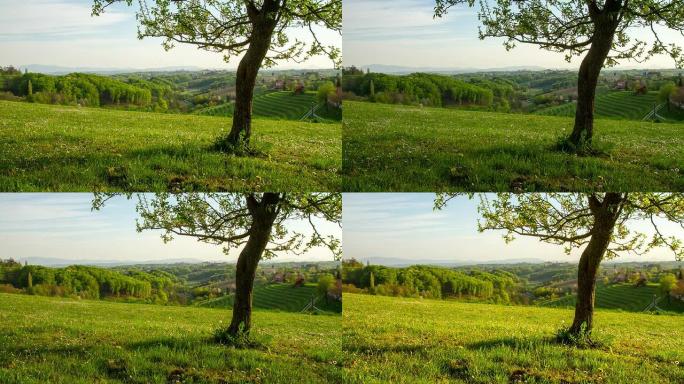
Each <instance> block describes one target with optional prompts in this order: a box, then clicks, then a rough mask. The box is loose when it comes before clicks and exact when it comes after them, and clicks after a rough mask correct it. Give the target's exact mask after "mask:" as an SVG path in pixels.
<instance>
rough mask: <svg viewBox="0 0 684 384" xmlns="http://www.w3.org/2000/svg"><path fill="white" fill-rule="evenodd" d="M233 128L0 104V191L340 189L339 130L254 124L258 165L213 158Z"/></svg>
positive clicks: (181, 118) (208, 120) (218, 122)
mask: <svg viewBox="0 0 684 384" xmlns="http://www.w3.org/2000/svg"><path fill="white" fill-rule="evenodd" d="M230 125H231V120H230V119H229V118H218V117H209V116H192V115H176V114H158V113H144V112H127V111H112V110H104V109H96V108H76V107H64V106H55V105H38V104H30V103H18V102H7V101H0V190H3V191H43V192H45V191H93V190H94V189H99V190H122V189H126V190H135V191H159V190H179V189H182V190H186V191H187V190H202V191H217V190H229V191H240V190H257V191H259V190H270V191H274V190H277V191H332V190H339V189H340V177H339V175H338V170H339V169H340V166H341V134H340V126H339V123H337V124H324V123H306V122H299V121H278V120H271V119H254V122H253V125H254V136H253V144H254V147H255V148H256V149H258V150H260V152H261V153H262V154H261V155H260V156H255V157H239V156H232V155H226V154H223V153H219V152H216V151H212V150H211V149H210V147H211V145H212V143H213V142H214V140H215V139H216V138H217V137H219V136H220V135H221V134H225V133H226V132H227V131H228V130H229V129H230Z"/></svg>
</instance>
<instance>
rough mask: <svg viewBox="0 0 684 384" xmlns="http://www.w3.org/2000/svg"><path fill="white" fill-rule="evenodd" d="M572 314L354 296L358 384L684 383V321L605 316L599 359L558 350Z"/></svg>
mask: <svg viewBox="0 0 684 384" xmlns="http://www.w3.org/2000/svg"><path fill="white" fill-rule="evenodd" d="M572 315H573V311H571V310H568V309H555V308H540V307H523V306H499V305H487V304H470V303H459V302H448V301H438V300H420V299H403V298H392V297H380V296H369V295H356V294H347V293H345V296H344V312H343V322H342V324H343V330H344V331H343V342H342V349H343V350H344V352H345V353H346V358H345V376H346V381H347V382H350V383H386V382H392V383H447V382H453V383H522V382H526V383H603V384H612V383H615V384H618V383H620V384H622V383H650V384H656V383H681V382H684V316H664V315H648V314H634V313H620V312H615V311H607V310H599V311H597V312H596V315H595V319H594V320H595V327H596V328H595V333H594V337H595V338H596V339H598V340H601V341H603V342H604V347H602V348H599V349H577V348H573V347H569V346H564V345H561V344H558V343H556V342H554V341H553V337H554V334H555V331H556V330H557V329H559V328H560V327H561V326H565V327H567V326H568V325H569V322H571V321H572Z"/></svg>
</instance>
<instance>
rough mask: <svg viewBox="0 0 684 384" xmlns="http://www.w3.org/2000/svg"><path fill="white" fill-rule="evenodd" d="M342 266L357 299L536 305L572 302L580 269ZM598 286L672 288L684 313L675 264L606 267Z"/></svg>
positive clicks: (683, 276) (351, 262)
mask: <svg viewBox="0 0 684 384" xmlns="http://www.w3.org/2000/svg"><path fill="white" fill-rule="evenodd" d="M342 265H343V275H342V276H343V278H342V281H343V283H344V285H343V289H344V291H345V292H352V293H367V294H374V295H383V296H400V297H422V298H430V299H456V300H462V301H475V302H483V303H497V304H536V303H542V302H547V301H551V300H557V299H562V298H565V297H569V296H572V295H573V294H574V293H575V291H576V278H577V266H576V265H574V264H566V263H540V264H527V263H525V264H510V265H507V264H502V265H482V266H464V267H453V268H447V267H438V266H425V265H414V266H410V267H404V268H394V267H387V266H381V265H370V264H369V265H364V264H362V263H361V262H359V261H357V260H355V259H348V260H344V261H343V264H342ZM598 280H599V283H600V284H602V285H603V286H611V285H620V286H633V287H637V288H638V287H646V286H649V285H650V286H654V287H655V286H659V287H660V286H663V287H666V286H668V285H667V284H670V285H669V286H668V287H669V288H663V289H659V292H660V293H661V294H662V295H664V296H671V297H672V298H673V300H680V301H682V304H683V305H681V307H682V308H684V268H683V267H681V266H677V265H675V264H674V263H652V264H647V263H644V264H638V263H629V264H628V263H625V264H620V263H618V264H606V265H604V266H603V267H602V268H601V270H600V273H599V277H598ZM668 300H669V299H668ZM677 308H679V307H677Z"/></svg>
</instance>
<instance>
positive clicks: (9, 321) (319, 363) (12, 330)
mask: <svg viewBox="0 0 684 384" xmlns="http://www.w3.org/2000/svg"><path fill="white" fill-rule="evenodd" d="M230 314H231V312H230V311H229V310H223V309H209V308H196V307H173V306H168V307H165V306H155V305H142V304H122V303H110V302H102V301H76V300H70V299H59V298H47V297H38V296H26V295H12V294H0V324H1V325H2V326H1V327H0V382H1V383H93V382H102V383H105V382H106V383H114V382H125V383H173V382H183V383H247V382H254V383H331V382H340V380H341V369H340V365H341V364H342V361H343V359H344V357H343V355H342V352H341V337H340V333H341V317H340V316H333V315H319V316H314V315H305V314H292V313H284V312H269V311H263V310H257V311H255V312H254V330H253V337H254V339H255V340H256V341H258V344H259V345H260V347H259V348H256V349H235V348H231V347H226V346H222V345H219V344H216V343H214V342H212V341H211V335H212V332H213V330H214V329H216V328H218V327H221V326H226V324H227V322H229V321H230Z"/></svg>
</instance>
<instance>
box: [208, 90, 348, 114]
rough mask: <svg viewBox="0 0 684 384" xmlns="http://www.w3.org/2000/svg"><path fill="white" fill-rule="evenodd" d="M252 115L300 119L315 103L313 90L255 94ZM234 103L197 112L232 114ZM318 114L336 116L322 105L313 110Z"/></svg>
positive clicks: (316, 102)
mask: <svg viewBox="0 0 684 384" xmlns="http://www.w3.org/2000/svg"><path fill="white" fill-rule="evenodd" d="M253 103H254V105H253V113H254V116H260V117H268V118H272V119H283V120H300V119H302V118H303V117H304V115H306V114H307V113H308V112H309V111H310V110H311V106H312V105H317V104H318V101H317V100H316V93H315V92H306V93H305V94H303V95H295V94H294V93H293V92H290V91H278V92H267V93H263V94H260V95H256V96H255V97H254V101H253ZM233 108H234V105H233V104H232V103H229V104H221V105H217V106H215V107H209V108H205V109H203V110H201V111H198V112H197V114H200V115H209V116H232V115H233ZM315 113H316V114H317V115H318V116H321V117H322V118H324V119H330V120H334V119H336V118H339V117H336V116H335V114H334V113H333V112H332V111H326V110H325V108H323V107H318V108H316V110H315Z"/></svg>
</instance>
